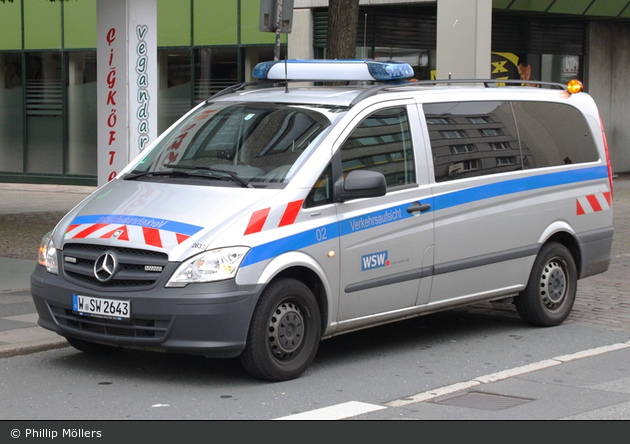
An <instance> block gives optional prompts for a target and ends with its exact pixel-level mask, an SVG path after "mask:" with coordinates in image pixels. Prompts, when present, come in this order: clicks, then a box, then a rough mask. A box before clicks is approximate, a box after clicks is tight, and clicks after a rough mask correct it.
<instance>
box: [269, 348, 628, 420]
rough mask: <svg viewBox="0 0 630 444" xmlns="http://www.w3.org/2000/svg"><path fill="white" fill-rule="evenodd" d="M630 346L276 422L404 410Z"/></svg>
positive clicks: (328, 409)
mask: <svg viewBox="0 0 630 444" xmlns="http://www.w3.org/2000/svg"><path fill="white" fill-rule="evenodd" d="M628 347H630V341H628V342H623V343H618V344H612V345H605V346H603V347H597V348H592V349H590V350H584V351H581V352H577V353H573V354H569V355H562V356H557V357H555V358H551V359H546V360H544V361H539V362H534V363H531V364H527V365H523V366H520V367H515V368H512V369H508V370H503V371H500V372H496V373H490V374H488V375H484V376H478V377H476V378H474V379H471V380H470V381H464V382H458V383H456V384H451V385H447V386H444V387H438V388H436V389H433V390H428V391H426V392H422V393H417V394H415V395H412V396H408V397H405V398H401V399H395V400H393V401H389V402H387V403H385V404H384V405H376V404H368V403H365V402H358V401H350V402H344V403H342V404H337V405H331V406H329V407H323V408H321V409H317V410H311V411H308V412H302V413H296V414H295V415H289V416H283V417H281V418H275V420H300V421H308V420H323V421H332V420H338V419H345V418H351V417H353V416H358V415H362V414H364V413H369V412H374V411H377V410H382V409H386V408H388V407H404V406H406V405H409V404H414V403H417V402H424V401H428V400H431V399H434V398H438V397H440V396H445V395H450V394H452V393H456V392H459V391H462V390H466V389H469V388H471V387H475V386H477V385H481V384H488V383H492V382H496V381H501V380H503V379H507V378H512V377H514V376H519V375H524V374H526V373H530V372H534V371H536V370H542V369H545V368H549V367H553V366H555V365H560V364H562V363H565V362H569V361H574V360H576V359H582V358H588V357H589V356H596V355H599V354H602V353H607V352H610V351H615V350H620V349H623V348H628Z"/></svg>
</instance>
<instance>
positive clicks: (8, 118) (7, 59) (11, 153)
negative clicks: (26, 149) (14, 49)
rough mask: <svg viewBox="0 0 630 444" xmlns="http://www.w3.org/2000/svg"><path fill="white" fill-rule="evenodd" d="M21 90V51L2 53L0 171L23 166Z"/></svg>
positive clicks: (17, 170)
mask: <svg viewBox="0 0 630 444" xmlns="http://www.w3.org/2000/svg"><path fill="white" fill-rule="evenodd" d="M22 92H23V87H22V55H21V53H11V52H7V53H0V172H12V173H21V172H22V170H23V164H24V157H23V153H22V145H23V139H24V131H23V125H22V114H23V104H22Z"/></svg>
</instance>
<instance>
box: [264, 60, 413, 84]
mask: <svg viewBox="0 0 630 444" xmlns="http://www.w3.org/2000/svg"><path fill="white" fill-rule="evenodd" d="M285 64H286V66H285ZM285 69H286V72H285ZM252 75H253V76H254V77H256V78H257V79H261V80H285V79H286V80H320V81H323V80H366V81H379V82H387V81H393V80H407V79H410V78H412V77H413V68H412V67H411V66H410V65H409V64H408V63H405V62H396V61H393V60H385V61H376V60H321V59H320V60H297V59H293V60H276V61H273V62H262V63H259V64H258V65H256V67H255V68H254V71H253V73H252Z"/></svg>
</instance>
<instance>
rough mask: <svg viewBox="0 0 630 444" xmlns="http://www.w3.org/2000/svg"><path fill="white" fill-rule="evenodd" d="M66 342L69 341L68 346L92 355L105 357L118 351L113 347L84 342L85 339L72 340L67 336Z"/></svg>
mask: <svg viewBox="0 0 630 444" xmlns="http://www.w3.org/2000/svg"><path fill="white" fill-rule="evenodd" d="M66 341H68V344H70V345H71V346H73V347H74V348H76V349H77V350H79V351H81V352H83V353H89V354H92V355H104V354H107V353H112V352H115V351H116V350H118V349H117V347H113V346H111V345H104V344H97V343H96V342H90V341H84V340H83V339H77V338H71V337H68V336H66Z"/></svg>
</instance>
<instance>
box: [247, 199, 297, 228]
mask: <svg viewBox="0 0 630 444" xmlns="http://www.w3.org/2000/svg"><path fill="white" fill-rule="evenodd" d="M302 202H304V200H303V199H302V200H296V201H293V202H289V203H288V204H286V205H282V206H280V207H277V208H263V209H262V210H258V211H254V212H253V213H252V216H251V217H250V218H249V223H248V224H247V228H246V229H245V233H243V235H244V236H246V235H248V234H254V233H260V232H261V231H263V230H269V229H272V228H277V227H284V226H286V225H291V224H293V222H295V219H296V218H297V215H298V213H299V212H300V208H302Z"/></svg>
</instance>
